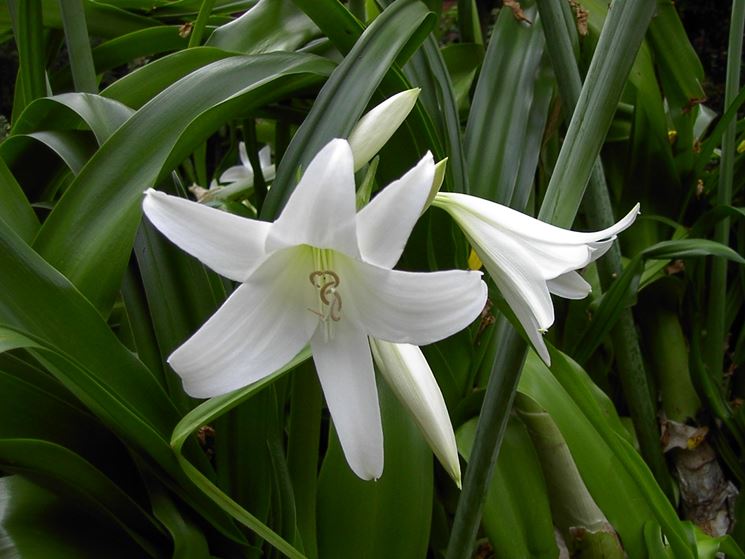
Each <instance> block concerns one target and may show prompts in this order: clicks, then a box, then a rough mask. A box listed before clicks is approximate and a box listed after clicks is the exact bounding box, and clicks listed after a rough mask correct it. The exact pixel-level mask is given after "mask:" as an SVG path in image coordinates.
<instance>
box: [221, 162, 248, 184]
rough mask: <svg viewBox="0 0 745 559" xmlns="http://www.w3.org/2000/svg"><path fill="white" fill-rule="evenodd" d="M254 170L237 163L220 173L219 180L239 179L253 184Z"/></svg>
mask: <svg viewBox="0 0 745 559" xmlns="http://www.w3.org/2000/svg"><path fill="white" fill-rule="evenodd" d="M253 180H254V172H253V169H251V168H250V167H249V168H246V167H244V166H243V165H235V166H233V167H228V168H227V169H225V172H224V173H223V174H222V175H220V179H219V182H222V183H231V182H238V181H245V182H246V183H249V184H253Z"/></svg>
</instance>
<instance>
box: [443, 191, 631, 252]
mask: <svg viewBox="0 0 745 559" xmlns="http://www.w3.org/2000/svg"><path fill="white" fill-rule="evenodd" d="M437 199H438V201H440V202H441V205H442V207H446V206H448V205H456V206H459V207H460V208H461V209H462V210H463V211H466V212H469V213H471V214H473V216H475V217H477V218H479V219H481V220H483V221H486V222H487V223H489V224H491V225H492V226H493V227H498V228H500V229H502V230H509V231H512V232H514V233H516V234H518V235H519V236H521V237H524V238H526V239H535V240H537V241H540V242H542V243H550V244H568V245H578V244H588V243H592V242H594V241H601V240H603V239H609V238H612V237H613V236H614V235H617V234H618V233H620V232H621V231H623V230H624V229H626V228H628V227H629V226H630V225H631V224H632V223H633V222H634V220H635V219H636V216H637V215H638V214H639V204H637V205H636V206H634V208H633V209H632V210H631V211H630V212H629V213H628V214H627V215H626V216H624V217H623V218H622V219H621V220H620V221H619V222H618V223H616V224H615V225H613V226H611V227H609V228H607V229H603V230H601V231H593V232H588V233H578V232H576V231H571V230H569V229H562V228H561V227H556V226H554V225H550V224H548V223H545V222H543V221H541V220H539V219H535V218H533V217H530V216H528V215H525V214H523V213H520V212H518V211H516V210H513V209H512V208H508V207H507V206H502V205H501V204H497V203H496V202H490V201H488V200H484V199H482V198H477V197H475V196H469V195H467V194H458V193H454V192H447V193H445V192H441V193H439V194H438V195H437Z"/></svg>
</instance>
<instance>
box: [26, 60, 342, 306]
mask: <svg viewBox="0 0 745 559" xmlns="http://www.w3.org/2000/svg"><path fill="white" fill-rule="evenodd" d="M327 70H328V63H327V62H326V61H323V60H320V59H317V58H316V57H312V56H309V55H289V54H268V55H261V56H256V57H243V56H236V57H231V58H228V59H225V60H221V61H218V62H215V63H213V64H211V65H208V66H206V67H204V68H201V69H199V70H197V71H195V72H192V73H191V74H189V75H188V76H186V77H185V78H183V79H182V80H180V81H179V82H177V83H176V84H174V85H173V86H171V87H170V88H168V89H166V90H165V91H163V92H162V93H160V94H159V95H158V96H157V97H155V98H154V99H153V100H152V101H151V102H150V103H148V104H147V105H146V106H145V107H143V108H142V109H141V110H140V111H138V112H137V113H136V114H135V115H134V116H132V117H131V118H130V119H129V120H128V121H127V122H126V123H125V124H124V125H122V126H121V127H120V128H119V129H118V130H117V131H116V132H115V133H114V134H113V135H112V136H111V137H110V138H109V140H108V141H107V142H106V143H105V144H104V145H103V146H102V147H101V149H99V150H98V151H97V152H96V154H95V156H94V157H93V158H92V159H91V160H90V162H89V163H88V164H87V165H86V166H85V169H84V170H83V172H81V174H80V175H78V177H76V180H75V181H74V182H73V184H72V185H71V186H70V188H69V189H68V190H67V192H66V194H65V195H64V196H63V197H62V199H61V200H60V201H59V202H58V203H57V205H56V206H55V208H54V210H53V211H52V213H51V214H50V215H49V217H48V218H47V220H46V221H45V223H44V225H43V226H42V228H41V230H40V231H39V235H38V236H37V238H36V241H35V243H34V248H35V249H36V250H37V251H38V252H39V253H40V254H42V255H43V256H44V257H45V258H47V259H48V260H49V262H50V263H52V264H53V265H54V266H56V267H57V268H58V269H59V270H60V271H62V272H63V273H64V274H65V275H67V277H68V278H69V279H71V281H72V282H73V283H74V284H75V285H76V286H77V287H78V288H79V289H80V290H81V291H82V292H83V293H85V295H86V296H87V297H88V298H89V299H90V300H91V301H93V302H94V304H95V305H96V306H97V307H98V308H100V309H102V310H103V309H108V308H109V306H110V305H111V301H112V300H113V296H114V293H115V292H116V290H117V289H118V287H119V284H120V283H121V277H122V274H123V272H124V267H125V266H126V262H127V259H128V257H129V253H130V251H131V247H132V242H133V240H134V234H135V231H136V228H137V224H138V223H139V221H140V216H141V209H140V199H141V195H142V194H141V193H142V191H143V190H144V189H146V188H147V187H148V186H153V185H154V184H155V182H156V180H157V178H158V176H160V175H161V174H162V173H163V172H164V171H167V170H170V169H163V166H164V165H165V164H166V162H167V160H168V158H169V156H171V151H172V150H173V148H174V146H175V145H176V143H177V142H178V141H179V137H180V136H181V135H182V134H183V133H184V132H185V131H187V130H188V129H189V126H190V124H192V122H194V121H198V124H199V127H200V128H201V129H200V128H197V130H199V133H195V134H194V136H190V137H189V138H188V140H186V141H187V142H188V144H190V145H191V146H192V147H194V146H195V145H197V144H198V143H199V141H200V140H201V139H203V138H204V137H206V136H207V135H208V134H209V133H211V132H212V131H214V129H215V128H217V127H218V126H219V125H220V124H221V123H223V122H225V120H227V119H228V118H229V115H231V114H232V115H233V116H235V115H236V114H245V113H246V111H248V110H249V108H250V107H251V104H252V103H253V104H257V103H259V102H262V103H263V102H266V101H267V100H268V99H275V98H278V97H281V96H282V95H284V94H286V93H287V92H290V91H293V90H295V89H297V88H299V87H305V86H307V85H309V84H311V83H314V82H316V81H317V80H318V79H319V77H321V76H323V74H324V73H325V72H326V71H327ZM221 104H224V105H225V106H224V107H223V108H222V110H218V109H220V105H221ZM213 109H215V111H214V112H213ZM184 114H187V115H192V116H191V117H190V118H186V119H184V118H183V115H184ZM200 115H203V116H204V118H203V119H201V120H199V116H200ZM145 130H147V132H146V134H147V136H148V137H150V138H157V140H156V141H155V142H154V143H150V142H148V143H145V142H141V141H138V138H141V137H142V135H143V133H145V132H144V131H145ZM195 136H196V137H195ZM125 171H126V172H125Z"/></svg>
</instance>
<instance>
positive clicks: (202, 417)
mask: <svg viewBox="0 0 745 559" xmlns="http://www.w3.org/2000/svg"><path fill="white" fill-rule="evenodd" d="M309 357H310V349H308V348H306V349H304V350H303V351H301V352H300V353H299V354H298V355H297V356H296V357H295V358H294V359H293V360H292V361H290V362H289V363H288V364H287V365H285V366H284V367H282V368H281V369H279V370H277V371H275V372H274V373H272V374H271V375H269V376H267V377H264V378H263V379H261V380H260V381H258V382H255V383H253V384H250V385H248V386H247V387H245V388H241V389H239V390H236V391H234V392H230V393H228V394H225V395H223V396H217V397H215V398H211V399H209V400H207V401H206V402H204V403H202V404H200V405H199V406H197V407H196V408H194V409H193V410H191V411H190V412H189V413H187V414H186V415H185V416H184V417H183V418H182V419H181V421H179V422H178V425H176V428H175V429H174V430H173V435H172V437H171V447H172V448H173V450H174V452H175V453H176V458H177V459H178V461H179V464H181V467H182V468H183V470H184V472H185V473H186V475H187V476H188V477H189V478H190V479H191V481H192V482H193V483H194V484H195V485H196V486H197V487H199V488H200V489H201V490H202V492H204V494H205V495H206V496H207V497H209V498H210V499H212V500H213V501H214V502H215V504H217V505H218V506H219V507H220V508H221V509H222V510H224V511H225V512H226V513H228V514H229V515H230V516H232V517H233V518H234V519H236V520H237V521H238V522H240V523H241V524H243V525H244V526H246V527H247V528H249V529H251V530H252V531H253V532H255V533H256V534H257V535H258V536H260V537H261V538H263V539H265V540H266V541H267V542H269V543H270V544H271V545H273V546H274V547H275V548H277V549H278V550H279V551H281V552H282V553H284V554H285V555H287V557H291V558H295V559H296V558H303V557H304V556H303V555H302V554H301V553H300V552H298V551H297V550H296V549H295V548H294V547H292V546H291V545H290V544H289V543H287V542H286V541H285V540H283V539H282V538H281V537H280V536H279V535H277V534H276V533H275V532H273V531H272V530H271V529H270V528H269V527H268V526H266V525H265V524H263V523H262V522H261V521H260V520H259V519H258V518H256V517H255V516H254V515H252V514H251V513H250V512H248V511H247V510H246V509H244V508H243V507H241V506H240V505H239V504H238V503H236V502H235V501H234V500H233V499H231V498H230V497H229V496H228V495H226V494H225V493H223V492H222V491H221V490H220V489H219V488H218V487H217V486H216V485H215V484H214V483H212V481H210V480H209V479H208V478H207V477H206V476H205V475H204V474H203V473H202V472H200V471H199V470H198V469H197V468H195V467H194V465H193V464H192V463H191V462H189V460H188V459H187V458H186V457H185V456H184V455H183V453H182V449H183V446H184V443H185V442H186V440H187V439H188V437H189V436H190V435H192V434H193V433H194V432H195V431H196V430H197V429H199V428H200V427H201V426H202V425H205V424H207V423H210V422H211V421H213V420H214V419H216V418H218V417H220V416H221V415H223V414H225V413H227V412H228V411H230V410H231V409H233V408H234V407H236V406H237V405H238V404H240V403H242V402H244V401H246V400H248V399H249V398H250V397H251V396H253V395H255V394H256V393H257V392H258V391H259V390H261V389H262V388H264V387H265V386H267V385H268V384H270V383H272V382H274V381H275V380H277V379H278V378H279V377H280V376H282V375H283V374H285V373H286V372H288V371H290V370H291V369H293V368H294V367H296V366H297V365H299V364H300V363H302V362H303V361H305V360H306V359H308V358H309Z"/></svg>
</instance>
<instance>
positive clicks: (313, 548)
mask: <svg viewBox="0 0 745 559" xmlns="http://www.w3.org/2000/svg"><path fill="white" fill-rule="evenodd" d="M290 410H291V412H290V425H289V430H288V445H287V446H288V448H287V467H288V469H289V471H290V479H291V481H292V487H293V489H294V494H295V507H296V510H297V528H298V532H300V538H301V539H302V542H303V549H304V551H305V554H306V555H307V556H308V557H309V558H310V559H315V558H316V557H318V543H317V541H316V534H317V529H316V500H317V499H316V494H317V489H318V451H319V446H320V441H321V412H322V411H323V396H322V394H321V386H320V384H319V383H318V379H317V378H316V374H315V370H314V368H313V364H312V363H310V362H307V363H305V364H303V365H300V367H298V370H297V371H295V374H294V376H293V378H292V407H291V408H290Z"/></svg>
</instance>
